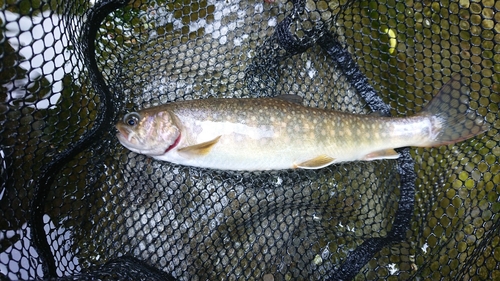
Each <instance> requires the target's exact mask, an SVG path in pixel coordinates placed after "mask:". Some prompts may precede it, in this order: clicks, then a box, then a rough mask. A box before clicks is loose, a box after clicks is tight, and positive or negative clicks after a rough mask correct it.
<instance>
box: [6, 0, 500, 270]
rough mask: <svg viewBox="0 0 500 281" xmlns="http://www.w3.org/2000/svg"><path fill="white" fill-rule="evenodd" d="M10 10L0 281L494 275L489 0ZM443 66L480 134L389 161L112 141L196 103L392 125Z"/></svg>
mask: <svg viewBox="0 0 500 281" xmlns="http://www.w3.org/2000/svg"><path fill="white" fill-rule="evenodd" d="M12 2H13V1H0V3H1V4H2V10H1V11H0V20H1V22H2V24H1V26H2V32H1V34H0V36H1V37H0V44H1V51H0V54H1V60H0V62H1V64H0V71H1V72H0V84H1V87H0V277H1V280H32V279H51V278H53V279H56V278H60V279H62V280H96V279H101V280H124V279H129V280H340V279H356V280H379V279H387V280H408V279H417V280H436V279H450V278H451V279H456V280H469V279H470V280H495V279H498V278H500V245H499V243H500V237H499V230H500V225H499V219H498V212H499V211H500V199H499V196H500V190H499V189H498V187H497V186H498V184H499V183H500V172H499V170H500V164H499V156H500V147H499V145H498V142H499V141H500V134H499V133H498V128H500V123H499V120H498V119H499V118H498V102H499V100H500V98H499V81H500V76H499V74H498V72H499V70H500V34H499V33H500V13H499V10H500V4H499V2H498V1H474V2H472V1H458V2H457V1H434V2H432V1H423V2H419V1H359V2H358V1H340V2H338V1H312V0H310V1H288V2H287V1H284V0H283V1H275V2H274V3H267V2H264V1H189V0H187V1H161V0H157V1H146V0H142V1H140V0H139V1H130V2H129V1H102V2H94V1H91V2H90V1H89V2H87V1H71V2H70V3H65V2H69V1H49V2H43V1H18V2H16V3H14V4H12ZM455 73H460V75H461V77H463V78H462V83H463V84H464V85H465V86H467V87H469V88H470V91H471V94H470V101H469V105H470V107H471V108H472V109H473V110H475V111H477V113H478V114H479V115H480V116H482V118H483V119H484V122H486V123H487V124H489V126H490V130H489V131H488V132H486V133H484V134H481V135H479V136H477V137H475V138H473V139H471V140H468V141H465V142H461V143H458V144H456V145H449V146H442V147H438V148H411V149H406V150H401V151H400V153H401V155H402V157H401V158H400V159H399V160H383V161H374V162H353V163H346V164H339V165H333V166H329V167H326V168H323V169H320V170H312V171H311V170H285V171H274V172H253V173H250V172H225V171H214V170H209V169H200V168H191V167H186V166H179V165H173V164H170V163H167V162H160V161H156V160H153V159H151V158H148V157H146V156H143V155H138V154H135V153H133V152H130V151H129V150H127V149H126V148H124V147H122V146H121V145H120V143H119V142H118V141H117V139H116V136H115V134H116V130H115V128H114V124H115V123H116V121H118V120H119V119H120V118H121V117H122V116H123V114H124V113H126V112H129V111H133V110H137V109H141V108H145V107H149V106H152V105H156V104H162V103H166V102H171V101H179V100H190V99H203V98H208V97H220V98H222V97H224V98H226V97H237V98H248V97H263V96H277V95H280V94H290V93H292V94H296V95H299V96H300V97H302V98H303V103H304V104H305V105H308V106H311V107H320V108H329V109H335V110H341V111H348V112H354V113H359V114H369V113H371V112H373V111H377V112H380V113H377V114H386V115H388V114H391V115H392V116H406V115H411V114H414V113H416V112H419V111H420V110H421V109H422V108H423V106H425V104H427V102H428V101H429V100H431V98H432V97H433V96H435V95H436V94H437V92H438V91H439V89H440V88H441V87H442V86H443V85H444V83H446V81H448V80H449V79H450V77H452V76H453V75H454V74H455ZM384 103H385V104H384Z"/></svg>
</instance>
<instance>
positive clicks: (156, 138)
mask: <svg viewBox="0 0 500 281" xmlns="http://www.w3.org/2000/svg"><path fill="white" fill-rule="evenodd" d="M116 128H117V129H118V134H117V135H116V136H117V137H118V140H119V141H120V143H121V144H122V145H123V146H125V147H126V148H128V149H129V150H131V151H133V152H136V153H140V154H145V155H148V156H159V155H163V154H165V153H167V152H168V151H169V150H170V149H172V148H173V147H174V146H175V145H176V144H177V143H178V142H179V139H180V135H181V133H180V129H179V127H178V126H177V125H176V121H175V118H174V117H173V114H170V113H169V112H168V111H159V112H148V111H142V112H141V111H139V112H130V113H128V114H126V115H125V116H124V117H123V119H122V120H121V121H119V122H118V123H117V124H116Z"/></svg>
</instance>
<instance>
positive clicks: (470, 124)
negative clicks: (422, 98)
mask: <svg viewBox="0 0 500 281" xmlns="http://www.w3.org/2000/svg"><path fill="white" fill-rule="evenodd" d="M469 101H470V90H469V88H467V87H466V85H465V84H464V83H463V80H462V77H461V76H460V75H459V74H455V75H453V76H452V77H451V79H450V81H448V82H447V83H446V84H445V85H444V86H443V87H442V88H441V90H440V91H439V93H438V94H437V96H435V97H434V98H433V99H432V100H431V101H430V102H429V104H427V105H426V106H425V108H424V110H422V111H421V112H420V113H418V114H417V116H422V117H424V116H425V117H430V118H431V122H432V127H433V128H432V132H431V142H430V144H429V146H440V145H447V144H453V143H457V142H460V141H464V140H467V139H470V138H472V137H474V136H477V135H479V134H481V133H484V132H486V131H487V130H488V129H489V126H488V124H485V123H484V118H483V117H482V116H480V115H479V114H478V113H477V112H476V110H474V109H472V108H471V107H470V105H469Z"/></svg>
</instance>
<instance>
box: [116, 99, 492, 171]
mask: <svg viewBox="0 0 500 281" xmlns="http://www.w3.org/2000/svg"><path fill="white" fill-rule="evenodd" d="M446 94H447V93H444V94H443V93H441V94H440V98H438V99H437V100H436V99H435V100H433V101H431V103H430V105H429V106H427V107H426V109H424V111H422V112H421V113H419V114H416V115H414V116H411V117H405V118H389V117H378V116H373V115H359V114H350V113H344V112H339V111H333V110H325V109H319V108H311V107H306V106H303V105H301V104H298V103H294V102H290V101H287V100H285V99H281V98H257V99H204V100H194V101H182V102H175V103H168V104H164V105H160V106H156V107H152V108H148V109H144V110H141V111H139V112H135V113H129V114H127V115H126V116H125V117H124V120H122V121H121V122H119V123H118V124H117V128H118V130H119V133H118V139H119V140H120V142H121V143H122V144H123V145H124V146H125V147H127V148H129V149H130V150H132V151H134V152H137V153H142V154H146V155H150V156H152V157H154V158H156V159H159V160H164V161H169V162H172V163H176V164H182V165H189V166H196V167H205V168H213V169H221V170H246V171H252V170H280V169H292V168H305V169H317V168H322V167H325V166H327V165H330V164H332V163H340V162H346V161H356V160H375V159H384V158H397V157H398V154H397V153H396V152H395V151H394V150H393V148H398V147H405V146H421V147H430V146H437V145H444V144H450V143H454V142H458V141H461V140H465V139H468V138H470V137H473V136H475V135H477V134H480V133H482V132H484V131H485V130H486V129H487V127H486V126H485V125H482V124H481V122H479V121H477V120H468V119H465V118H464V116H462V115H461V114H459V113H456V112H457V111H456V110H455V111H453V110H450V111H451V112H453V113H452V114H451V115H450V114H447V113H446V112H445V113H443V112H442V110H443V109H446V108H449V107H447V106H443V101H446V100H448V99H447V98H446V97H445V98H443V95H446ZM456 114H458V115H456ZM457 120H458V121H457ZM449 124H451V125H450V126H451V127H447V126H448V125H449Z"/></svg>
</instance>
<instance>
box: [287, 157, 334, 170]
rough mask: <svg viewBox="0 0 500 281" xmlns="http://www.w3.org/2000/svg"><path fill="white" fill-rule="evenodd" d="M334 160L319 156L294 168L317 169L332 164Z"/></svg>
mask: <svg viewBox="0 0 500 281" xmlns="http://www.w3.org/2000/svg"><path fill="white" fill-rule="evenodd" d="M334 160H335V158H332V157H330V156H327V155H320V156H318V157H315V158H313V159H311V160H307V161H305V162H302V163H300V164H298V165H294V166H295V168H301V169H319V168H323V167H326V166H328V165H330V164H332V163H333V161H334Z"/></svg>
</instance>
